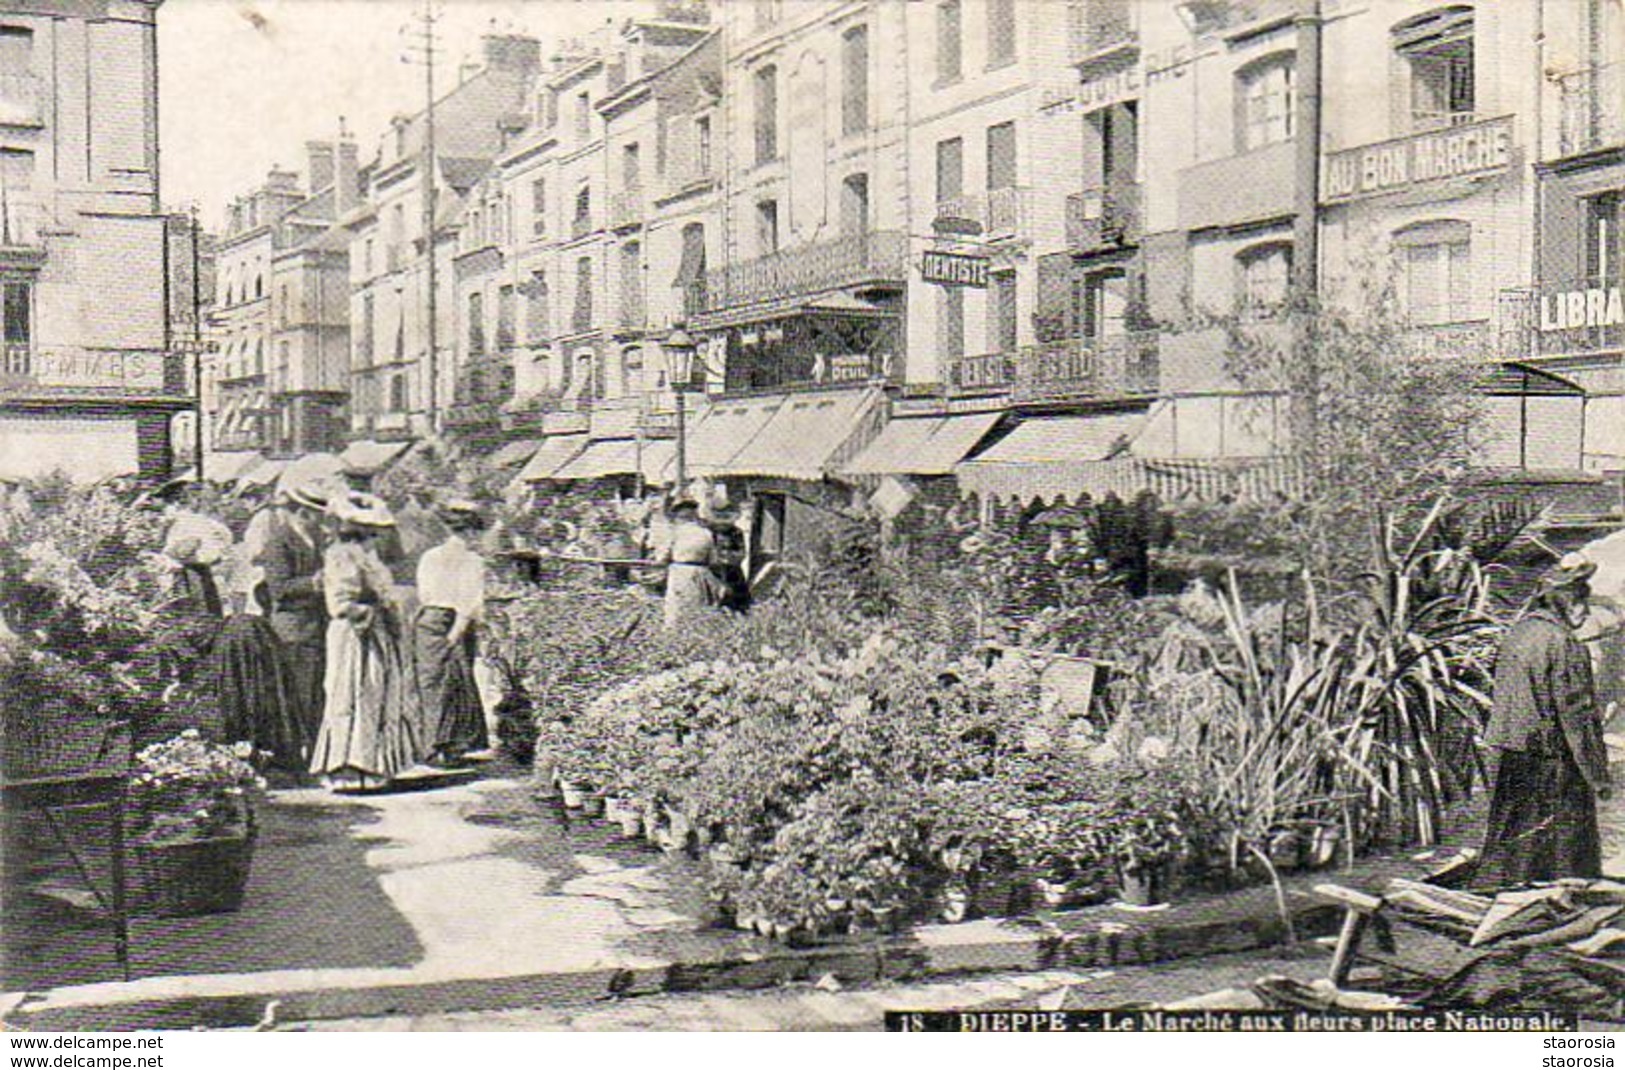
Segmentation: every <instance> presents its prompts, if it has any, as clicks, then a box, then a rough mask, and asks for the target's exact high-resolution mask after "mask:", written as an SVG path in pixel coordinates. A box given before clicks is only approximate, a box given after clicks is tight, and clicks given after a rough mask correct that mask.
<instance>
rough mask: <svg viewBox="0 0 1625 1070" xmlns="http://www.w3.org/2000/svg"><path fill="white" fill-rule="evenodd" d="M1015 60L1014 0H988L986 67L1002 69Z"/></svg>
mask: <svg viewBox="0 0 1625 1070" xmlns="http://www.w3.org/2000/svg"><path fill="white" fill-rule="evenodd" d="M1015 58H1016V0H988V3H987V65H988V66H989V67H1002V66H1004V65H1005V64H1006V63H1010V62H1012V61H1013V60H1014V59H1015Z"/></svg>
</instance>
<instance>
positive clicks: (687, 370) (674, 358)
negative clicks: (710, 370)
mask: <svg viewBox="0 0 1625 1070" xmlns="http://www.w3.org/2000/svg"><path fill="white" fill-rule="evenodd" d="M662 348H664V349H665V351H666V377H667V380H668V381H669V382H670V383H671V390H672V393H673V394H674V395H676V402H677V481H676V484H675V486H674V488H673V489H674V490H675V491H676V493H677V494H681V493H682V492H683V488H685V487H686V486H688V416H687V413H686V412H685V409H686V408H687V400H686V395H687V393H688V389H689V387H690V386H692V385H693V382H694V353H695V351H696V350H697V349H698V348H699V346H698V345H697V344H695V341H694V339H693V338H691V337H689V334H688V331H686V330H685V329H684V328H683V325H682V324H681V323H679V324H677V326H675V327H673V328H672V331H671V333H670V334H668V335H666V340H665V342H664V344H663V346H662Z"/></svg>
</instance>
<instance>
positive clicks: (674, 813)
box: [660, 808, 694, 851]
mask: <svg viewBox="0 0 1625 1070" xmlns="http://www.w3.org/2000/svg"><path fill="white" fill-rule="evenodd" d="M666 821H667V828H666V839H665V841H664V842H662V843H661V845H660V846H661V848H662V849H664V850H667V851H682V850H686V849H687V848H688V837H689V833H690V832H692V831H693V829H694V824H693V822H691V821H690V820H689V819H688V815H687V814H685V813H683V812H682V811H681V810H673V809H670V808H667V810H666Z"/></svg>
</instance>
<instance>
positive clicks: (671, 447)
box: [643, 438, 677, 487]
mask: <svg viewBox="0 0 1625 1070" xmlns="http://www.w3.org/2000/svg"><path fill="white" fill-rule="evenodd" d="M676 468H677V440H676V439H671V438H651V439H645V440H644V442H643V481H644V482H645V483H648V484H650V485H652V486H657V487H660V486H665V485H666V484H667V483H669V482H671V481H672V480H673V479H675V478H676Z"/></svg>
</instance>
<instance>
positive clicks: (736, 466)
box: [727, 389, 884, 480]
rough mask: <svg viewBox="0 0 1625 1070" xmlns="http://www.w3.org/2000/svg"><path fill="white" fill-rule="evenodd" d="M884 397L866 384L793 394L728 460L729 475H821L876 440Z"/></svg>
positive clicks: (829, 472)
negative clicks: (863, 385)
mask: <svg viewBox="0 0 1625 1070" xmlns="http://www.w3.org/2000/svg"><path fill="white" fill-rule="evenodd" d="M883 401H884V395H883V394H882V393H881V392H880V391H878V390H868V389H865V390H849V391H841V392H834V391H831V392H828V393H810V394H792V395H790V396H789V397H787V398H785V400H784V404H782V405H780V406H779V408H778V410H777V411H776V412H774V413H773V417H772V419H770V420H769V421H768V422H767V426H765V427H764V428H762V431H761V433H760V434H758V435H757V436H756V437H755V438H754V439H753V440H751V442H750V443H749V445H747V446H746V447H745V448H744V449H743V450H741V451H740V452H739V454H738V455H737V456H735V457H734V459H733V460H732V461H730V462H729V464H728V472H727V474H728V475H736V476H768V477H773V478H779V479H805V480H819V479H823V478H824V476H826V475H829V474H831V473H833V472H835V471H837V470H839V469H840V468H841V467H843V466H844V465H845V464H846V463H847V462H849V461H850V460H851V459H852V458H853V457H854V456H855V455H856V454H857V453H858V451H859V450H861V449H863V448H864V447H865V446H867V445H868V444H869V443H870V442H871V441H873V440H874V437H875V435H876V434H877V433H878V432H879V430H880V424H881V420H882V419H883V415H882V407H883V406H882V402H883Z"/></svg>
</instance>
